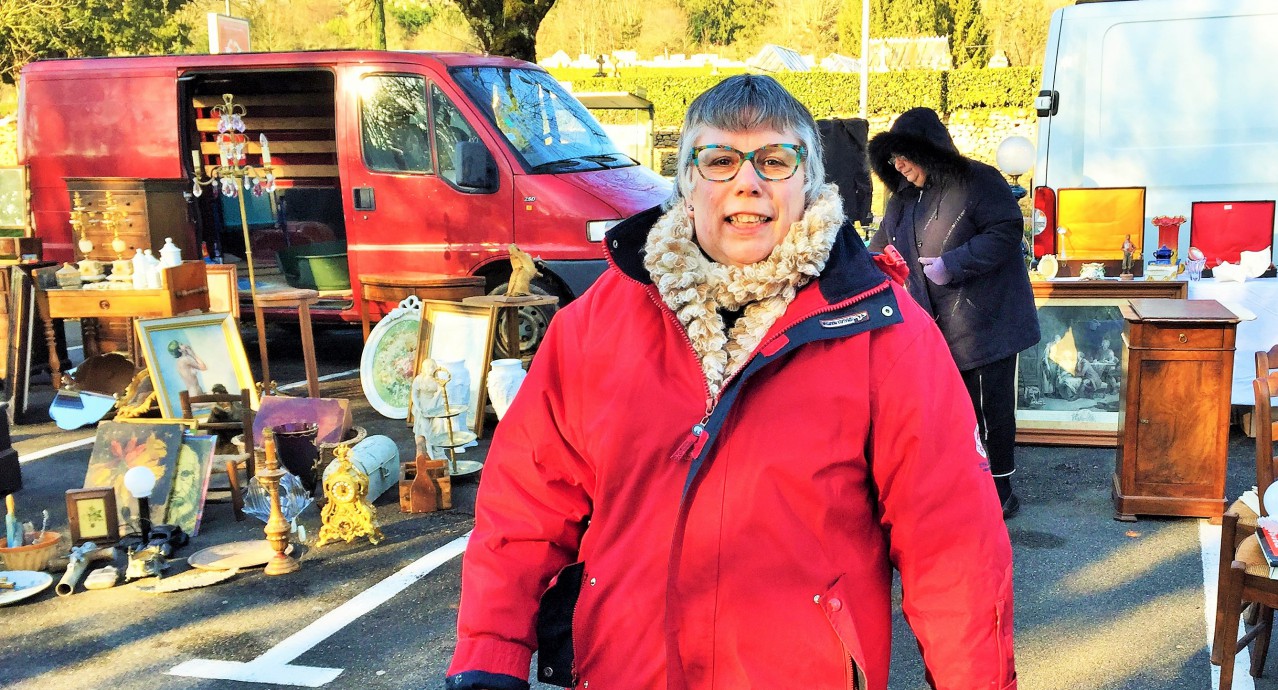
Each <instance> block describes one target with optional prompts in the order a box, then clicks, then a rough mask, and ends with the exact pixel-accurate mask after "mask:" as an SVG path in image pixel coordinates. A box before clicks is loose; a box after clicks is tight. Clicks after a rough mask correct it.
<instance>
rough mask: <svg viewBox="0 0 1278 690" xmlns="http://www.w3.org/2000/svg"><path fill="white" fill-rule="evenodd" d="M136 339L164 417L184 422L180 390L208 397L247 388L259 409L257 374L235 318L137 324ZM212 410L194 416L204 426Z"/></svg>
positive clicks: (196, 409)
mask: <svg viewBox="0 0 1278 690" xmlns="http://www.w3.org/2000/svg"><path fill="white" fill-rule="evenodd" d="M137 335H138V343H139V345H140V347H141V349H142V353H143V354H144V355H145V356H146V366H147V371H148V372H149V373H150V375H151V382H152V384H153V385H154V387H155V395H156V402H157V403H158V405H159V408H160V416H161V417H166V418H170V419H176V418H180V417H181V416H182V408H181V403H180V401H179V394H180V393H181V391H182V390H188V391H190V392H191V394H192V395H207V394H209V393H217V392H221V389H225V390H226V391H239V390H241V389H244V388H247V389H249V391H250V395H251V396H252V404H253V407H254V409H256V408H257V405H258V396H257V387H256V385H254V382H253V371H252V370H251V369H250V368H249V363H248V356H247V355H246V354H245V353H244V343H243V341H242V340H240V330H239V322H238V320H236V318H235V317H234V316H232V315H231V314H227V313H222V314H217V313H211V314H194V315H190V316H173V317H168V318H160V319H138V321H137ZM211 410H212V405H211V404H205V405H197V406H195V407H194V409H192V413H193V414H194V416H195V418H196V419H201V420H202V419H206V418H207V417H208V415H209V413H210V412H211Z"/></svg>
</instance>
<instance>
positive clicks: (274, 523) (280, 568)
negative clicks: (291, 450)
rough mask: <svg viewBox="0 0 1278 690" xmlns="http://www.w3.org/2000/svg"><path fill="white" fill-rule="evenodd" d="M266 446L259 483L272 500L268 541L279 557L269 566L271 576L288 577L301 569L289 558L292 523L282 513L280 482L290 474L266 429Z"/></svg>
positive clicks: (273, 438) (267, 529)
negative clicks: (264, 460) (281, 462)
mask: <svg viewBox="0 0 1278 690" xmlns="http://www.w3.org/2000/svg"><path fill="white" fill-rule="evenodd" d="M262 446H263V447H264V449H265V451H266V453H265V455H266V468H265V469H263V470H260V471H258V473H257V479H258V481H260V482H261V483H262V486H263V488H265V489H266V491H267V493H268V494H269V495H270V497H271V515H270V517H269V518H268V519H267V521H266V528H265V530H264V531H265V532H266V541H267V542H268V543H270V545H271V549H273V550H274V551H275V555H274V556H271V560H270V561H268V562H267V563H266V570H265V572H266V574H267V575H287V574H288V573H291V572H295V571H297V570H298V569H299V568H301V567H302V566H301V564H300V563H298V562H297V559H296V558H293V557H292V556H290V555H288V553H287V551H288V541H289V540H288V535H289V532H290V530H289V526H288V520H285V519H284V511H283V510H281V509H280V478H281V477H283V476H284V475H286V474H288V470H285V469H283V468H281V467H280V464H279V456H278V455H277V454H276V450H275V434H274V433H273V432H272V431H271V430H270V429H266V430H265V431H263V432H262Z"/></svg>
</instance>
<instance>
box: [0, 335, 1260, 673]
mask: <svg viewBox="0 0 1278 690" xmlns="http://www.w3.org/2000/svg"><path fill="white" fill-rule="evenodd" d="M245 333H246V341H247V342H246V345H247V349H248V350H249V352H250V353H252V352H255V346H254V345H253V343H252V336H251V329H248V330H246V332H245ZM317 337H318V339H319V341H320V342H321V347H320V348H319V357H320V362H319V365H320V373H321V374H322V375H329V376H335V378H333V379H332V380H329V381H325V382H324V383H323V384H322V392H323V394H324V395H325V396H332V397H347V398H349V399H350V400H351V401H352V406H353V409H354V414H355V423H356V424H358V425H360V426H363V427H365V429H366V430H367V431H368V433H369V434H370V435H372V434H383V435H386V436H389V437H390V438H392V439H394V440H395V441H396V443H397V445H398V447H399V449H400V451H401V454H407V453H408V452H409V451H410V450H411V447H412V442H411V433H410V430H409V429H408V427H406V426H405V424H404V422H403V421H402V420H389V419H385V418H384V417H381V415H379V414H378V413H377V412H375V411H374V410H372V409H371V408H370V406H369V405H368V404H367V402H366V401H365V400H364V398H363V395H362V393H361V391H360V389H359V386H358V379H357V378H354V377H352V375H351V374H349V373H344V372H349V371H350V370H351V369H354V368H356V367H357V365H358V353H359V350H360V334H359V330H358V328H356V329H337V330H325V331H324V332H323V333H322V334H320V335H319V336H317ZM270 347H271V353H272V359H271V366H272V373H273V374H274V376H275V378H276V379H277V380H279V381H296V380H299V379H300V378H301V363H300V358H299V356H298V354H297V353H298V351H299V348H298V347H297V343H296V336H295V335H294V334H293V333H292V332H291V331H290V330H289V329H278V330H277V329H273V330H272V334H271V338H270ZM34 394H35V395H36V397H37V399H40V400H43V401H44V402H43V404H45V405H46V406H47V404H48V400H49V398H50V397H51V393H50V392H49V391H48V390H47V382H45V383H43V384H41V383H40V382H39V381H37V386H36V387H35V389H34ZM40 396H43V397H42V398H41V397H40ZM490 428H491V426H490ZM12 432H13V440H14V445H15V447H16V448H17V449H18V450H19V453H20V455H21V456H22V457H23V458H24V464H23V466H22V469H23V479H24V484H25V486H24V488H23V489H22V490H21V491H20V492H19V493H18V495H17V498H18V501H19V506H20V507H25V508H26V509H27V511H28V513H30V512H31V511H35V512H36V513H37V514H38V511H39V509H40V508H47V509H48V510H49V512H50V528H51V529H58V530H63V531H65V530H66V527H67V525H66V515H65V506H64V501H63V493H64V492H65V491H66V490H67V489H69V488H78V487H79V486H80V485H81V483H82V481H83V477H84V472H85V467H86V463H87V459H88V455H89V450H90V446H89V445H87V444H85V445H81V446H79V447H73V448H70V449H67V450H62V451H60V452H55V453H52V454H49V455H47V456H44V457H40V456H39V453H40V451H41V449H44V450H45V451H46V452H47V450H48V449H52V448H56V447H58V446H61V445H64V444H67V443H71V442H74V441H77V440H79V439H85V438H91V437H92V436H93V431H92V429H80V430H77V431H72V432H63V431H61V430H59V429H57V428H56V427H54V426H53V425H52V424H51V423H49V422H43V423H36V424H25V425H19V426H15V427H14V428H13V429H12ZM486 443H487V441H486V440H484V441H482V442H481V444H480V447H479V448H476V449H473V450H472V451H470V452H471V453H474V454H475V455H474V456H472V457H475V458H477V459H482V458H483V456H484V452H485V450H486ZM1229 449H1230V470H1229V482H1228V483H1229V495H1230V496H1233V495H1236V494H1237V493H1238V492H1239V491H1241V490H1242V489H1243V488H1244V487H1246V486H1250V485H1251V483H1252V482H1253V480H1252V476H1253V472H1254V470H1253V464H1252V462H1253V461H1252V458H1253V457H1254V456H1253V453H1254V442H1253V441H1251V440H1250V439H1248V438H1246V437H1245V436H1243V435H1242V433H1241V432H1240V431H1239V430H1238V429H1237V428H1236V427H1235V428H1234V429H1233V431H1232V435H1231V439H1230V446H1229ZM1018 453H1019V458H1018V460H1019V466H1020V469H1019V471H1018V473H1017V475H1016V486H1017V491H1018V493H1019V494H1020V496H1021V498H1022V500H1023V504H1024V505H1023V508H1022V511H1021V514H1020V515H1019V516H1017V517H1016V518H1014V519H1013V520H1011V521H1010V522H1009V525H1008V527H1009V533H1010V536H1011V540H1012V544H1013V548H1014V551H1015V558H1016V592H1017V599H1016V633H1017V641H1016V647H1017V662H1018V664H1017V665H1018V669H1019V674H1020V687H1021V688H1022V689H1026V688H1028V689H1033V690H1055V689H1060V690H1065V689H1069V690H1074V689H1077V688H1125V689H1133V690H1146V689H1148V690H1154V689H1184V690H1190V689H1193V690H1200V689H1202V688H1210V687H1213V673H1212V667H1211V666H1210V665H1209V663H1208V647H1207V635H1208V632H1207V619H1208V617H1209V615H1210V613H1209V609H1208V604H1207V601H1208V598H1209V597H1210V596H1211V595H1212V594H1211V590H1213V589H1214V584H1215V583H1214V575H1212V573H1214V569H1215V560H1214V559H1215V556H1214V555H1211V549H1212V548H1214V546H1213V539H1216V540H1218V539H1219V536H1218V535H1219V530H1218V528H1215V527H1213V526H1211V525H1210V524H1208V523H1207V522H1206V521H1201V520H1195V519H1181V518H1145V519H1141V520H1140V521H1138V522H1136V523H1123V522H1116V521H1114V520H1113V519H1112V504H1111V503H1110V499H1109V490H1110V489H1109V487H1110V476H1111V473H1112V471H1113V450H1112V449H1096V448H1062V447H1048V446H1039V447H1028V446H1025V447H1021V448H1020V449H1019V450H1018ZM31 457H35V458H36V459H30V460H28V459H27V458H31ZM481 481H482V480H481ZM475 489H476V484H474V483H468V484H458V485H457V486H456V487H455V489H454V500H455V504H456V507H455V508H454V509H453V510H452V511H447V512H438V513H432V514H426V515H407V514H404V513H401V512H400V511H399V506H398V497H397V495H396V494H395V492H394V490H391V491H388V492H386V494H384V495H383V496H382V497H381V498H380V499H378V500H377V502H376V512H377V517H378V520H379V521H380V523H381V527H382V530H383V532H384V533H385V535H386V539H385V541H383V542H382V543H381V544H379V545H377V546H372V545H370V544H368V543H367V541H364V540H356V541H355V542H353V543H351V544H345V543H338V544H332V545H328V546H324V547H319V548H315V547H312V546H302V547H300V548H299V549H298V552H297V554H298V556H299V561H300V563H301V569H300V570H299V571H298V572H296V573H293V574H290V575H284V576H278V577H269V576H266V575H264V574H263V573H262V572H261V571H260V570H248V571H243V572H241V573H239V574H238V575H236V576H235V577H234V578H232V579H230V580H227V581H226V582H223V583H220V584H217V585H213V586H210V587H207V588H203V589H193V590H187V591H182V592H176V593H171V594H153V593H147V592H144V591H142V590H141V589H140V588H139V587H138V585H137V584H128V585H121V586H117V587H115V588H113V589H108V590H102V591H84V590H83V589H82V588H80V589H77V592H76V593H75V594H73V595H71V596H68V597H58V596H56V595H55V594H54V593H53V590H52V588H51V589H49V590H46V591H45V592H42V593H40V594H39V595H36V596H34V597H32V598H30V599H28V600H25V601H22V602H19V603H16V604H12V605H9V606H6V607H2V608H0V621H3V628H2V629H3V630H4V631H5V634H4V635H2V636H0V687H5V688H23V689H25V688H31V689H45V688H107V687H110V688H118V689H119V690H131V689H134V688H137V689H141V688H251V687H294V686H295V685H296V684H299V683H301V682H302V681H316V680H323V679H324V678H330V679H329V680H327V681H326V682H324V683H323V684H321V685H319V686H320V687H329V688H351V687H361V688H432V689H433V688H442V687H443V673H444V669H445V668H446V666H447V663H448V658H449V656H450V654H451V651H452V647H453V644H454V626H455V623H456V607H457V601H458V595H459V576H460V559H458V558H456V557H454V555H453V554H455V553H456V552H457V551H458V550H459V547H460V544H459V543H458V542H457V540H458V539H459V538H461V537H464V535H465V534H466V533H467V531H468V530H469V529H470V527H471V525H472V522H473V520H472V508H473V504H474V495H475ZM205 516H206V517H205V523H204V526H203V528H202V531H201V533H200V535H199V536H198V537H197V538H196V539H194V540H193V541H192V543H191V544H190V545H189V546H188V547H186V548H185V549H184V550H183V551H181V552H180V553H179V554H178V555H179V556H187V555H189V554H191V553H193V552H194V551H195V550H197V549H200V548H204V547H206V546H210V545H214V544H218V543H224V542H230V541H238V540H247V539H256V538H260V537H261V535H262V527H263V525H262V523H261V521H258V520H255V519H253V518H249V519H247V520H245V521H244V522H236V521H235V520H234V519H233V517H232V515H231V510H230V506H229V505H226V504H212V505H209V506H208V507H207V509H206V511H205ZM301 522H302V524H304V525H305V526H306V527H307V531H308V532H309V534H310V539H311V540H312V542H313V540H314V535H315V534H316V533H317V532H318V529H319V514H318V511H317V510H316V508H315V507H314V506H312V507H311V508H308V509H307V511H306V512H305V513H303V515H302V518H301ZM1204 547H1206V550H1205V548H1204ZM1205 554H1206V555H1205ZM1205 562H1206V565H1207V567H1206V571H1207V574H1205V566H1204V563H1205ZM186 568H187V566H186V564H185V562H184V561H183V560H182V559H181V558H179V559H175V560H174V562H173V568H172V569H171V570H170V571H169V573H168V575H173V574H177V573H179V572H181V571H182V570H184V569H186ZM56 577H57V575H56V574H55V579H56ZM1205 583H1206V584H1207V588H1206V589H1205V588H1204V584H1205ZM898 619H899V616H898ZM898 623H900V624H899V625H898V626H897V628H896V640H895V645H894V650H895V651H894V654H895V659H894V668H893V672H892V681H891V687H892V688H893V690H914V689H916V688H917V689H922V688H925V687H927V686H926V684H925V683H924V681H923V672H922V664H921V660H920V658H919V654H918V652H917V650H916V647H915V645H914V643H913V640H912V637H911V635H910V633H909V631H908V627H907V626H905V625H904V622H903V620H900V619H899V620H898ZM637 624H638V623H637ZM228 662H229V663H228ZM1271 666H1272V663H1271ZM175 669H178V670H177V671H175ZM334 671H337V673H336V674H334ZM219 674H221V675H220V676H219ZM235 674H240V675H245V674H247V675H252V676H253V677H255V678H256V679H257V682H245V681H242V680H241V681H233V680H227V679H225V676H228V675H235ZM1271 675H1272V674H1271ZM1249 680H1250V679H1249V677H1248V676H1247V675H1246V673H1245V671H1244V672H1241V673H1239V674H1238V678H1237V680H1236V682H1235V685H1234V687H1235V688H1250V687H1253V686H1252V685H1250V684H1248V681H1249ZM281 681H282V682H281ZM534 687H543V688H545V687H548V686H534ZM1254 687H1256V688H1263V689H1272V688H1278V683H1275V682H1274V681H1273V680H1271V679H1269V678H1265V679H1261V680H1260V681H1258V682H1257V683H1256V684H1255V685H1254Z"/></svg>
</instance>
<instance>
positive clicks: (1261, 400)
mask: <svg viewBox="0 0 1278 690" xmlns="http://www.w3.org/2000/svg"><path fill="white" fill-rule="evenodd" d="M1262 354H1264V353H1257V356H1256V359H1257V361H1259V359H1260V355H1262ZM1276 363H1278V362H1276ZM1251 386H1252V389H1253V390H1254V391H1255V393H1256V407H1255V408H1254V409H1253V410H1252V412H1251V415H1252V417H1251V428H1252V429H1253V430H1254V431H1255V432H1256V490H1257V491H1259V492H1260V495H1261V496H1264V495H1265V489H1267V488H1269V485H1270V484H1272V483H1273V481H1274V475H1275V467H1274V466H1275V464H1278V456H1276V455H1274V419H1273V406H1274V405H1275V404H1278V400H1275V397H1278V371H1266V372H1265V375H1264V376H1257V377H1256V379H1255V380H1254V381H1252V383H1251ZM1261 514H1262V515H1267V514H1268V512H1267V511H1266V510H1264V506H1263V505H1262V506H1261Z"/></svg>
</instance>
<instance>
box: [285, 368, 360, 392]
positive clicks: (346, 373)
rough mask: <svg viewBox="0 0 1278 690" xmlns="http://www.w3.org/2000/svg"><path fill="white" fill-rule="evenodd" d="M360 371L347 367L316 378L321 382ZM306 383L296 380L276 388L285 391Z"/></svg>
mask: <svg viewBox="0 0 1278 690" xmlns="http://www.w3.org/2000/svg"><path fill="white" fill-rule="evenodd" d="M358 373H359V369H347V370H346V371H339V372H337V373H336V374H325V375H323V376H321V377H319V378H318V379H316V380H317V381H320V382H323V381H332V380H334V379H340V378H345V377H347V376H350V375H351V374H358ZM305 385H306V381H294V382H292V383H286V384H284V385H282V386H276V389H277V390H282V391H284V390H288V389H290V388H301V387H302V386H305Z"/></svg>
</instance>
